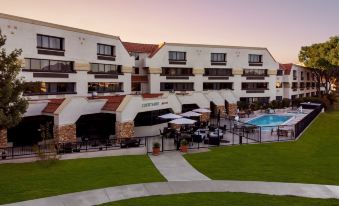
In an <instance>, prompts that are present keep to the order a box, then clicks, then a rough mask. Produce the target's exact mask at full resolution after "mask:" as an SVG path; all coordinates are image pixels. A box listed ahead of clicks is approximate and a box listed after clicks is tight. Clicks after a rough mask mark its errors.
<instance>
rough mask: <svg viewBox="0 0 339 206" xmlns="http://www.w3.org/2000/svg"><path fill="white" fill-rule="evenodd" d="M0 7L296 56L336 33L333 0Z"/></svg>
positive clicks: (61, 2) (2, 1)
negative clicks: (252, 47)
mask: <svg viewBox="0 0 339 206" xmlns="http://www.w3.org/2000/svg"><path fill="white" fill-rule="evenodd" d="M0 5H1V6H0V12H1V13H6V14H12V15H17V16H22V17H27V18H32V19H37V20H41V21H47V22H51V23H57V24H62V25H67V26H71V27H77V28H81V29H88V30H93V31H97V32H101V33H107V34H113V35H117V36H120V37H121V39H122V40H123V41H132V42H140V43H160V42H164V41H166V42H180V43H198V44H221V45H236V46H259V47H267V48H268V49H269V50H270V52H271V53H272V55H273V56H274V57H275V58H276V60H277V61H280V62H282V63H288V62H295V63H296V62H297V59H298V52H299V50H300V47H301V46H303V45H309V44H312V43H316V42H323V41H326V40H327V39H328V38H329V37H330V36H334V35H339V0H0Z"/></svg>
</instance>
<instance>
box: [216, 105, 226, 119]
mask: <svg viewBox="0 0 339 206" xmlns="http://www.w3.org/2000/svg"><path fill="white" fill-rule="evenodd" d="M215 110H216V111H215V114H218V112H219V111H220V117H226V111H225V105H217V106H216V107H215Z"/></svg>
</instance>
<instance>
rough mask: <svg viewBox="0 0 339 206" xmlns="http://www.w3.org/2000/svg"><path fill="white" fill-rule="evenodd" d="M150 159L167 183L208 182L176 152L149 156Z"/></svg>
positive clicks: (206, 178)
mask: <svg viewBox="0 0 339 206" xmlns="http://www.w3.org/2000/svg"><path fill="white" fill-rule="evenodd" d="M150 158H151V160H152V162H153V164H154V166H155V167H156V168H157V169H158V170H159V172H160V173H161V174H162V175H163V176H164V177H165V178H166V179H167V180H168V181H194V180H210V179H209V178H208V177H206V176H205V175H203V174H201V173H200V172H198V171H197V170H196V169H194V168H193V167H192V166H191V165H190V164H189V163H188V162H187V161H186V160H185V158H184V157H183V156H182V155H181V154H180V153H179V152H177V151H175V152H164V153H162V154H161V155H159V156H153V155H150Z"/></svg>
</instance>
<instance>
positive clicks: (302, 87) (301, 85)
mask: <svg viewBox="0 0 339 206" xmlns="http://www.w3.org/2000/svg"><path fill="white" fill-rule="evenodd" d="M300 89H301V90H303V89H305V83H304V82H300Z"/></svg>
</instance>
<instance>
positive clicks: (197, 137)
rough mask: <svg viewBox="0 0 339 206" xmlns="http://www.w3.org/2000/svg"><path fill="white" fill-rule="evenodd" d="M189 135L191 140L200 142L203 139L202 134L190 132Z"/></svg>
mask: <svg viewBox="0 0 339 206" xmlns="http://www.w3.org/2000/svg"><path fill="white" fill-rule="evenodd" d="M191 137H192V141H193V142H196V143H201V142H202V141H203V138H202V136H201V135H199V134H192V135H191Z"/></svg>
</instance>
